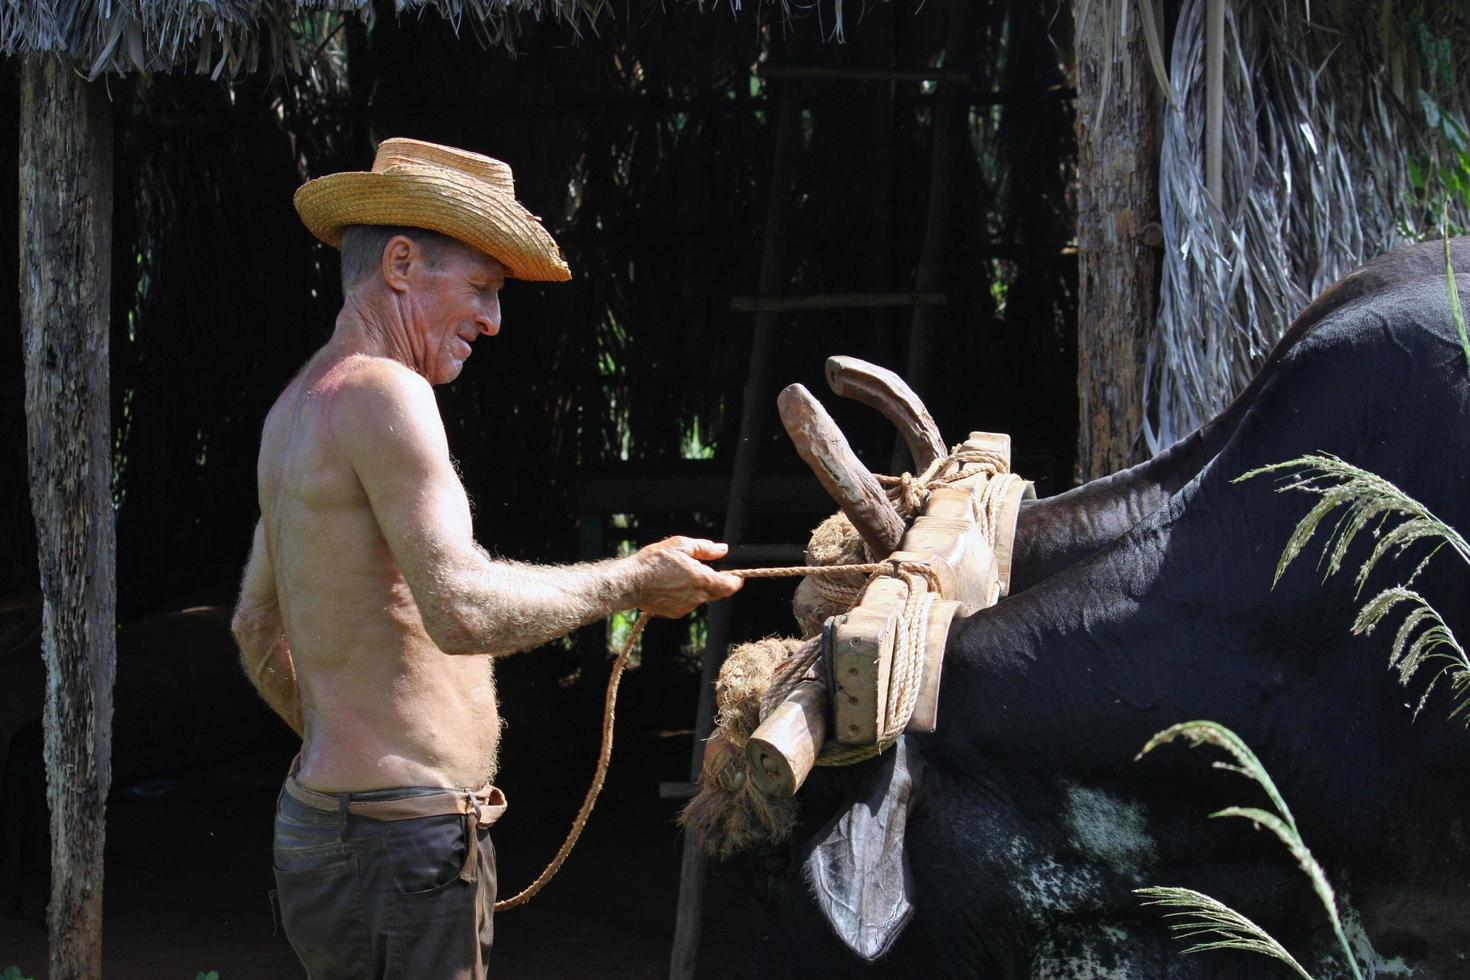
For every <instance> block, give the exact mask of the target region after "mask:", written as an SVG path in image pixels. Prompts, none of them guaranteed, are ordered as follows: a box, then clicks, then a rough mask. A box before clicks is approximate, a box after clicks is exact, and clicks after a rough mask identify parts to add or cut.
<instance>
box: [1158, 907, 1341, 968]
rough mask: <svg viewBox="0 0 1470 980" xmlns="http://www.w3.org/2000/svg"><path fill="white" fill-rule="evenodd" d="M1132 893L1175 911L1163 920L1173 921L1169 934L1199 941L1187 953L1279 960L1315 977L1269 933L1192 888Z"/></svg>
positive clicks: (1182, 939)
mask: <svg viewBox="0 0 1470 980" xmlns="http://www.w3.org/2000/svg"><path fill="white" fill-rule="evenodd" d="M1133 893H1134V894H1135V895H1138V896H1140V897H1142V898H1145V899H1147V901H1145V902H1142V903H1141V904H1142V905H1144V906H1158V907H1161V908H1166V909H1174V910H1175V911H1172V912H1165V913H1164V918H1166V919H1173V920H1174V921H1172V922H1170V923H1169V932H1171V933H1172V934H1173V935H1174V938H1175V939H1178V940H1180V941H1185V940H1193V939H1198V940H1200V941H1199V942H1196V943H1194V945H1192V946H1189V947H1188V948H1186V949H1185V950H1184V952H1186V953H1202V952H1205V951H1207V950H1212V949H1240V950H1245V951H1246V952H1250V953H1260V954H1262V955H1263V956H1270V957H1272V958H1273V959H1277V960H1280V961H1281V962H1283V963H1285V964H1286V965H1287V966H1289V967H1291V968H1292V969H1293V970H1295V971H1296V973H1297V975H1298V976H1301V977H1304V978H1305V980H1312V975H1311V974H1310V973H1308V972H1307V971H1306V970H1304V969H1302V965H1301V964H1300V963H1298V962H1297V961H1296V958H1295V957H1294V956H1292V955H1291V954H1290V953H1288V952H1287V951H1286V948H1285V947H1284V946H1282V945H1281V944H1280V943H1278V942H1277V941H1276V940H1275V939H1274V938H1272V936H1271V934H1270V933H1268V932H1266V930H1264V929H1262V928H1261V927H1260V926H1258V925H1256V924H1255V923H1254V922H1252V921H1251V920H1250V919H1247V918H1246V917H1245V916H1243V915H1241V914H1240V913H1239V912H1237V911H1235V910H1234V909H1232V908H1231V907H1230V906H1228V905H1225V904H1224V903H1222V902H1217V901H1215V900H1214V899H1213V898H1211V897H1210V896H1208V895H1206V894H1204V893H1202V892H1197V891H1194V890H1192V889H1189V888H1135V889H1134V890H1133Z"/></svg>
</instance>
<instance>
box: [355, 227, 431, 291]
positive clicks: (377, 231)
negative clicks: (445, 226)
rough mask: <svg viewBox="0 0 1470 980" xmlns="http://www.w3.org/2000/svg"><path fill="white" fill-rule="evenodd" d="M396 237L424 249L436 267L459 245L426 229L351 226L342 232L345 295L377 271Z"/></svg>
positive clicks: (429, 261) (426, 256)
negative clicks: (400, 237) (387, 248)
mask: <svg viewBox="0 0 1470 980" xmlns="http://www.w3.org/2000/svg"><path fill="white" fill-rule="evenodd" d="M394 235H402V236H404V237H405V238H408V239H410V240H411V241H413V242H414V244H416V245H418V247H419V248H421V249H423V251H424V257H425V258H426V259H427V260H428V263H429V265H430V266H431V267H432V266H436V265H438V264H439V262H440V260H441V259H442V258H443V257H444V253H445V251H446V250H447V249H449V248H452V247H453V246H455V245H458V244H459V242H457V241H456V240H455V239H453V238H450V237H449V236H448V235H441V234H440V233H439V232H437V231H429V230H428V229H427V228H407V227H404V226H401V225H350V226H348V227H347V228H345V229H343V231H342V292H343V293H346V292H347V291H348V290H350V289H351V288H352V287H353V286H355V285H357V284H358V283H359V282H361V281H362V279H363V278H364V277H365V276H367V275H368V274H369V273H370V272H372V271H373V270H375V269H376V268H378V263H379V261H381V259H382V258H383V249H384V248H386V247H387V246H388V242H389V241H390V240H391V239H392V238H393V236H394Z"/></svg>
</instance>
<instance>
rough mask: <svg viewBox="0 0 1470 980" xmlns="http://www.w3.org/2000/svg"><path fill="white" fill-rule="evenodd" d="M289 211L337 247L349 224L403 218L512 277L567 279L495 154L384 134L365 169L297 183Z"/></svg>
mask: <svg viewBox="0 0 1470 980" xmlns="http://www.w3.org/2000/svg"><path fill="white" fill-rule="evenodd" d="M293 200H294V202H295V204H296V212H297V214H299V215H301V220H302V222H303V223H304V224H305V225H306V227H307V228H308V229H309V230H310V231H311V233H312V234H313V235H315V236H316V237H317V238H319V239H321V240H322V241H324V242H326V243H327V244H328V245H331V246H332V247H333V248H341V246H342V232H343V230H344V229H345V228H347V227H349V226H351V225H405V226H408V227H411V228H427V229H429V230H430V231H437V232H440V233H441V234H444V235H448V236H449V237H451V238H454V239H457V240H459V241H461V242H464V243H465V244H466V245H469V246H470V247H471V248H475V249H478V250H479V251H481V252H484V253H485V254H486V255H489V256H491V257H492V258H494V259H496V260H498V261H499V262H500V263H501V264H503V265H504V266H505V267H506V270H507V271H508V272H509V274H510V275H511V277H512V278H515V279H530V280H539V281H545V282H565V281H566V280H568V279H570V278H572V273H571V270H570V269H569V268H567V264H566V262H565V261H564V260H563V259H562V257H561V249H560V248H559V247H557V244H556V241H555V239H553V238H552V237H551V233H550V232H548V231H547V230H546V229H545V228H543V227H542V226H541V219H540V218H537V217H536V216H535V215H533V214H531V213H530V212H529V211H527V210H526V209H525V208H524V207H523V206H522V205H521V203H520V202H519V201H517V200H516V199H515V181H514V178H513V177H512V175H511V172H510V167H508V166H507V165H506V164H504V163H502V162H501V161H499V160H495V159H492V158H491V157H487V156H484V155H483V154H480V153H471V152H470V151H468V150H459V149H456V148H454V147H450V146H439V145H438V144H435V143H425V142H423V141H422V140H410V139H390V140H384V141H383V142H382V144H381V145H380V146H379V147H378V154H377V157H376V158H375V159H374V160H373V169H372V170H371V171H366V172H363V171H354V172H348V173H339V174H328V175H327V176H325V177H318V178H317V179H316V180H312V181H308V182H307V183H305V184H303V185H302V186H301V187H299V188H298V189H297V191H296V195H295V197H294V198H293Z"/></svg>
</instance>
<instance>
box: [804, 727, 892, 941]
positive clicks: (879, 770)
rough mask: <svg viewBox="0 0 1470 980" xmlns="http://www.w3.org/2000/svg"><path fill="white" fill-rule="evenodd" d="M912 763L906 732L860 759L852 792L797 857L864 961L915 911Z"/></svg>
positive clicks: (825, 910) (831, 920)
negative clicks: (908, 847) (909, 839)
mask: <svg viewBox="0 0 1470 980" xmlns="http://www.w3.org/2000/svg"><path fill="white" fill-rule="evenodd" d="M914 763H915V760H914V756H913V753H912V751H911V750H910V749H909V747H908V740H907V739H906V738H900V739H899V740H898V744H897V745H895V746H894V748H893V749H892V750H890V751H888V752H885V753H884V754H883V755H882V756H880V757H879V758H878V759H876V760H874V761H872V762H870V763H866V764H864V766H863V768H864V770H866V771H864V772H863V773H862V776H863V780H862V784H861V785H862V790H861V792H860V794H859V796H858V798H857V799H855V800H853V801H852V803H851V805H849V806H848V807H847V808H846V809H845V810H841V811H839V812H838V814H837V816H836V817H835V818H833V820H832V822H831V823H829V824H828V825H827V826H826V827H825V828H823V829H822V830H821V831H820V832H819V833H817V834H816V835H815V836H814V837H813V838H812V841H813V842H812V843H811V844H810V845H809V849H808V851H807V853H806V854H805V855H804V856H803V859H802V863H803V866H804V869H805V872H806V876H807V880H808V881H809V882H810V883H811V887H812V891H813V893H814V894H815V895H816V899H817V906H818V907H819V908H820V909H821V910H822V914H823V915H824V916H826V917H827V922H828V924H829V925H831V926H832V929H833V931H834V932H836V933H837V935H838V937H839V938H841V940H842V941H843V942H844V943H846V944H847V945H848V946H849V947H850V948H851V949H852V951H853V952H855V953H857V954H858V955H859V956H861V957H862V958H863V959H865V960H868V961H870V962H871V961H872V960H876V959H877V958H878V957H880V956H882V955H883V954H884V953H886V952H888V949H889V947H890V946H892V945H893V941H894V940H895V939H897V938H898V934H899V933H900V932H902V931H903V927H904V926H905V925H907V924H908V921H909V917H910V916H912V915H913V911H914V906H913V901H912V896H913V893H914V882H913V876H912V875H911V874H910V873H909V862H908V857H907V855H906V853H905V850H904V828H905V826H906V824H907V823H908V813H909V806H910V803H911V802H912V800H913V794H914V790H915V788H916V786H915V783H916V780H915V778H914V777H915V764H914Z"/></svg>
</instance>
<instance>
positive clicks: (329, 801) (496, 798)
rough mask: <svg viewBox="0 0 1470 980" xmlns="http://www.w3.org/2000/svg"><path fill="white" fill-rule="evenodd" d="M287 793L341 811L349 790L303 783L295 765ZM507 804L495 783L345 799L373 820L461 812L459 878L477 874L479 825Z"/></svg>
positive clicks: (490, 821) (305, 802) (350, 807)
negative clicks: (322, 790)
mask: <svg viewBox="0 0 1470 980" xmlns="http://www.w3.org/2000/svg"><path fill="white" fill-rule="evenodd" d="M286 794H287V795H288V796H290V797H291V798H292V799H293V800H296V801H297V802H298V803H301V804H302V805H304V806H309V807H311V808H312V809H314V810H325V811H326V812H328V813H340V812H342V796H344V795H349V796H350V795H351V794H332V793H319V792H317V791H316V790H314V789H308V788H307V787H305V786H302V785H301V783H300V782H298V781H297V779H296V766H295V765H294V764H293V765H292V766H291V773H290V775H288V776H287V777H286ZM507 805H508V804H507V803H506V801H505V794H504V793H502V792H501V791H500V788H499V787H497V786H492V785H490V784H489V783H486V784H485V785H484V786H482V787H480V788H479V789H476V790H467V789H445V790H444V791H443V792H442V793H425V794H424V795H422V796H405V797H401V798H399V799H396V800H348V801H347V812H348V813H351V814H355V815H357V816H359V817H369V818H371V819H373V820H415V819H418V818H419V817H447V816H452V815H455V816H463V817H464V818H465V840H466V844H465V855H464V864H463V865H462V866H461V867H460V869H459V878H460V880H461V881H471V882H472V881H474V880H475V879H476V878H477V877H478V871H479V859H480V843H479V832H478V831H479V828H480V827H489V826H490V825H491V824H493V823H495V821H497V820H499V819H500V817H501V815H502V814H504V813H505V808H506V806H507Z"/></svg>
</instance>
